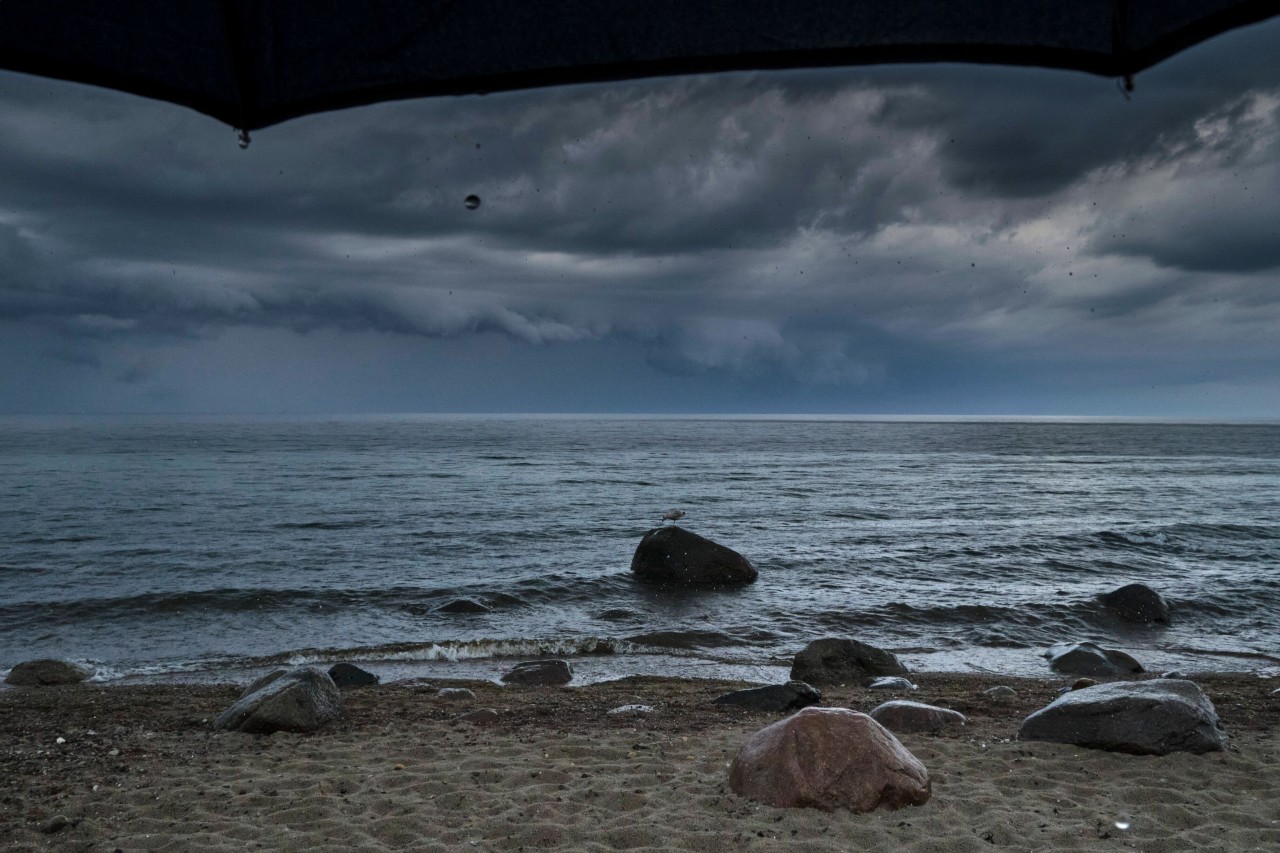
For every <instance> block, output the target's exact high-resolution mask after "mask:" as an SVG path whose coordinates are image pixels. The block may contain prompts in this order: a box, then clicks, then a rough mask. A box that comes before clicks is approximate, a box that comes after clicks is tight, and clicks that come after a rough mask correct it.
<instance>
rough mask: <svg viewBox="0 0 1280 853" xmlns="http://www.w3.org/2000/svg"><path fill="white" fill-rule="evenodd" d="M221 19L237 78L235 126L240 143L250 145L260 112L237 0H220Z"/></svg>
mask: <svg viewBox="0 0 1280 853" xmlns="http://www.w3.org/2000/svg"><path fill="white" fill-rule="evenodd" d="M219 5H220V6H221V7H222V21H223V26H224V27H225V28H226V44H227V57H228V59H230V61H231V69H232V72H233V73H234V75H235V80H236V106H237V111H238V113H239V118H238V119H237V121H236V124H235V128H236V131H237V132H238V133H239V134H240V147H241V148H245V147H248V145H249V128H250V127H252V126H253V120H254V118H255V117H256V115H257V112H258V103H257V100H256V99H255V98H254V96H253V92H254V85H253V84H254V81H253V73H252V71H251V65H252V61H251V59H250V56H249V44H248V42H249V40H248V37H247V36H246V34H245V27H244V14H243V12H242V9H241V7H240V4H239V2H237V0H221V2H220V3H219Z"/></svg>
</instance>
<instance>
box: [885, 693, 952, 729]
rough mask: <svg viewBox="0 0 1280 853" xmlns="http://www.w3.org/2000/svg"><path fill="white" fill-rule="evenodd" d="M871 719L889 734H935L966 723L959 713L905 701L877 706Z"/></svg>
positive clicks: (894, 701)
mask: <svg viewBox="0 0 1280 853" xmlns="http://www.w3.org/2000/svg"><path fill="white" fill-rule="evenodd" d="M871 719H873V720H875V721H876V722H877V723H879V724H880V725H882V726H884V727H885V728H886V729H888V730H889V731H891V732H936V731H941V730H942V729H945V728H947V727H948V726H963V725H964V724H965V723H966V722H968V720H966V719H965V716H964V714H961V713H960V712H959V711H952V710H951V709H950V708H939V707H938V706H937V705H926V704H924V703H923V702H908V701H907V700H905V699H894V700H893V701H892V702H885V703H884V704H883V705H877V706H876V707H875V708H874V709H873V710H872V711H871Z"/></svg>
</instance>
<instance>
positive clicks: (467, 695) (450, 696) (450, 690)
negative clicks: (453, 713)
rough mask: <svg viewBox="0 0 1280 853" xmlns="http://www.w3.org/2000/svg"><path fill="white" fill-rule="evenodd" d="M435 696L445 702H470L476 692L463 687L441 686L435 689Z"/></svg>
mask: <svg viewBox="0 0 1280 853" xmlns="http://www.w3.org/2000/svg"><path fill="white" fill-rule="evenodd" d="M436 698H437V699H443V700H444V701H446V702H471V701H473V700H474V699H475V698H476V694H475V693H474V692H473V691H471V690H468V689H467V688H465V687H441V688H440V689H439V690H438V691H436Z"/></svg>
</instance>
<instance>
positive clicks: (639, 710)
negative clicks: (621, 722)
mask: <svg viewBox="0 0 1280 853" xmlns="http://www.w3.org/2000/svg"><path fill="white" fill-rule="evenodd" d="M605 713H607V714H652V713H653V706H652V705H619V706H618V707H616V708H610V709H609V710H608V711H606V712H605Z"/></svg>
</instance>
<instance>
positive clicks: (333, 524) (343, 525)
mask: <svg viewBox="0 0 1280 853" xmlns="http://www.w3.org/2000/svg"><path fill="white" fill-rule="evenodd" d="M271 526H272V527H273V528H274V529H276V530H356V529H359V528H363V527H383V526H385V522H383V521H382V520H380V519H376V518H353V519H347V520H342V521H282V522H280V523H279V524H273V525H271Z"/></svg>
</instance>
